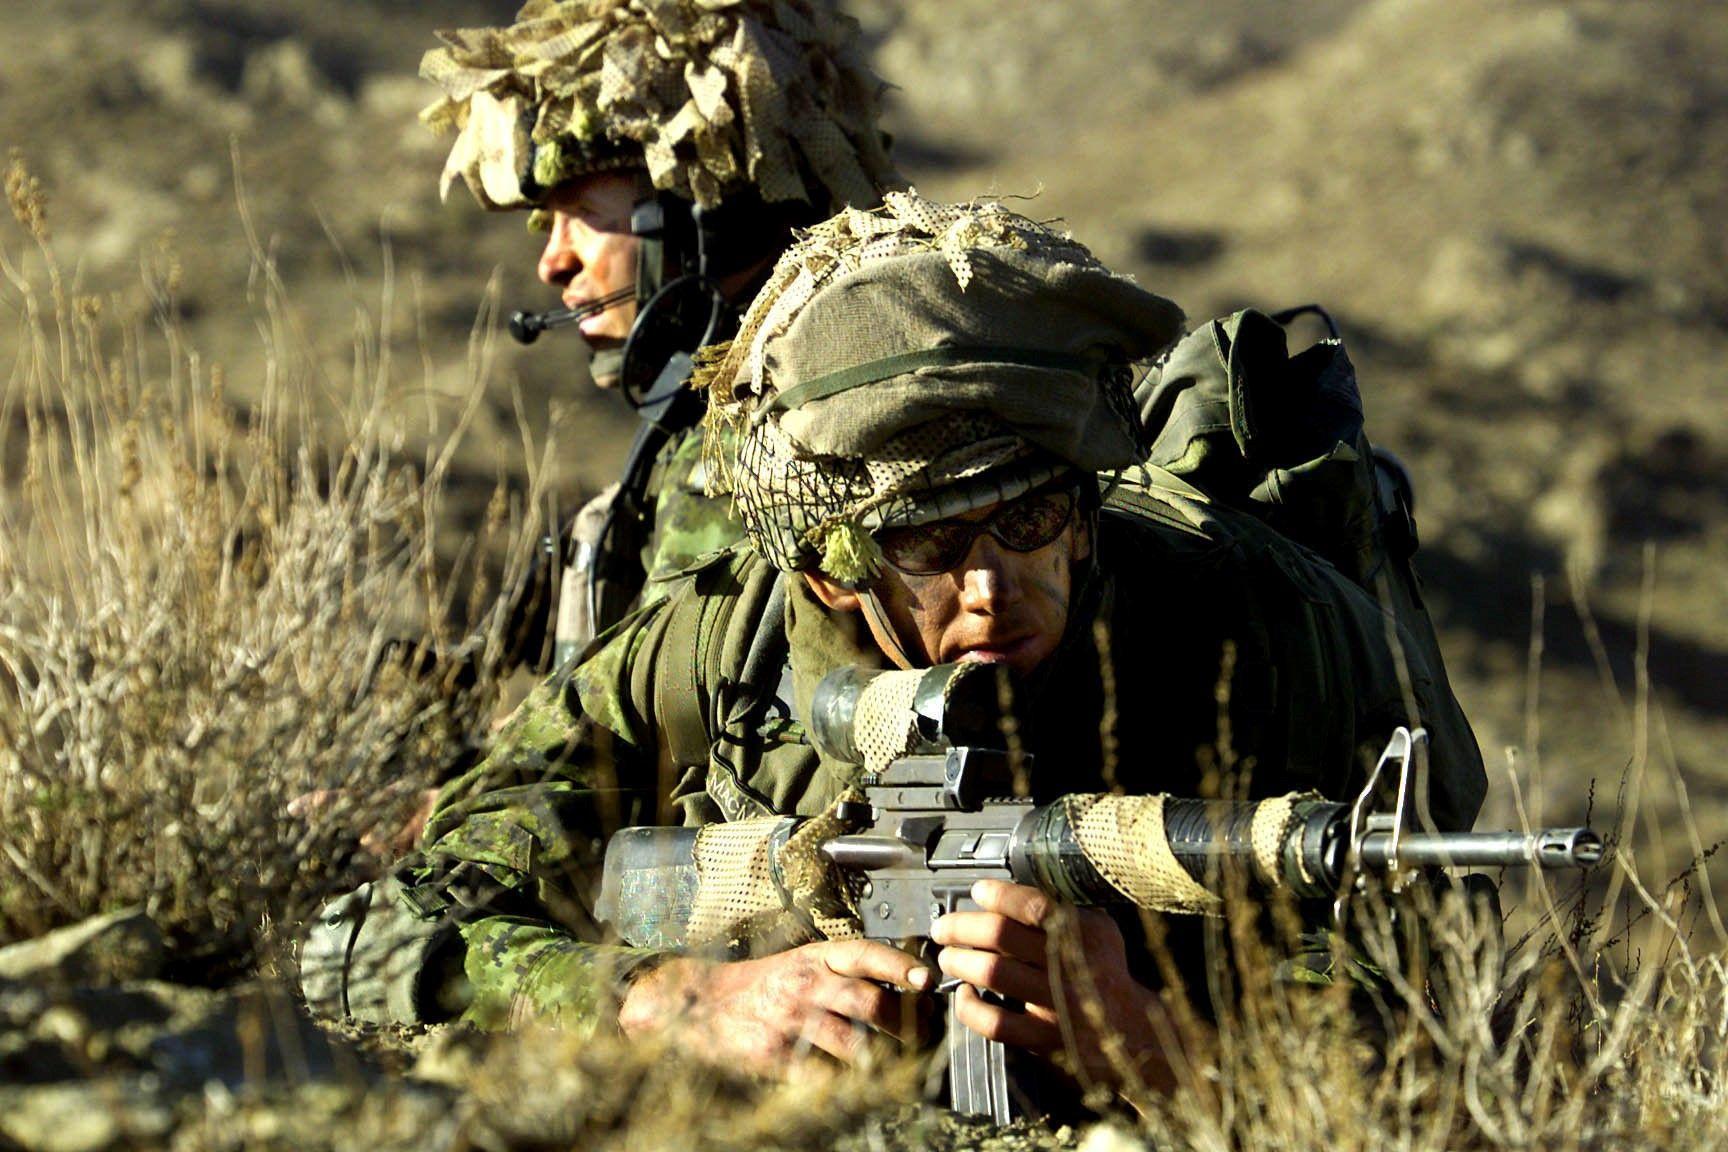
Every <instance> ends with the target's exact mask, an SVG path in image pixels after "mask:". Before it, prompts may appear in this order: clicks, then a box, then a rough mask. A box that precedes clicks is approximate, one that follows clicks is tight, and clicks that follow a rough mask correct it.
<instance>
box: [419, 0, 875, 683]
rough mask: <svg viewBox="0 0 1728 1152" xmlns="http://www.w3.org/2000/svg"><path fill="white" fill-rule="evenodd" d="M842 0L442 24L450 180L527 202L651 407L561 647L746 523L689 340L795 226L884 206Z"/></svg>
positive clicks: (555, 1)
mask: <svg viewBox="0 0 1728 1152" xmlns="http://www.w3.org/2000/svg"><path fill="white" fill-rule="evenodd" d="M858 31H859V30H858V26H857V24H856V22H855V21H853V20H852V19H851V18H850V17H848V16H846V15H844V14H843V13H841V12H840V11H839V10H838V8H836V7H835V6H834V5H833V4H832V3H831V2H830V0H734V2H731V3H712V2H709V3H698V2H696V0H530V2H529V3H528V4H526V5H525V6H524V7H523V8H522V10H521V11H520V12H519V13H518V14H517V18H516V22H515V23H514V24H511V25H509V26H508V27H504V28H480V29H468V30H461V31H454V32H442V33H440V38H441V39H442V40H443V41H444V42H445V45H446V47H444V48H441V49H437V50H435V51H432V52H429V53H428V54H427V55H426V58H425V60H424V61H423V63H422V65H421V75H422V76H424V77H425V78H427V79H429V80H431V81H433V82H434V83H436V84H437V85H438V86H439V87H440V88H442V89H443V92H444V95H443V97H442V98H441V99H440V100H439V101H438V102H437V103H435V104H433V105H432V106H431V107H429V108H427V109H426V110H425V112H423V113H422V119H423V120H424V121H425V122H426V123H427V124H428V125H429V126H430V127H431V128H433V129H434V130H436V131H440V132H450V131H453V132H454V133H455V134H456V139H455V144H454V146H453V147H452V149H451V152H450V157H449V160H448V162H447V163H446V165H445V168H444V174H443V181H442V190H443V192H444V193H445V194H446V195H448V192H449V190H450V188H451V186H452V185H453V184H454V182H455V181H456V180H457V179H461V180H462V181H463V183H464V184H466V186H467V187H468V189H469V191H470V192H472V193H473V195H474V197H475V199H476V200H478V201H479V203H480V204H481V206H482V207H484V208H487V209H489V210H494V211H510V210H525V211H527V212H528V213H529V216H528V224H529V227H530V229H532V230H538V231H543V232H545V233H546V236H547V239H546V245H545V248H544V250H543V251H542V253H541V256H540V260H539V266H538V273H539V277H540V279H541V280H542V281H544V282H545V283H546V284H548V285H550V286H552V287H554V288H556V289H557V290H558V292H559V295H560V298H561V300H562V302H563V304H564V306H565V311H563V312H549V313H543V314H539V315H524V314H520V313H519V314H518V315H517V317H516V318H515V319H514V320H513V322H512V330H513V332H514V333H515V334H516V335H517V336H518V338H519V339H524V340H532V339H533V338H534V337H535V336H537V335H538V334H539V332H540V331H542V330H544V329H545V328H547V327H551V326H554V325H558V324H562V323H574V324H576V325H577V328H578V331H579V332H580V334H581V336H582V338H583V340H584V341H586V343H587V344H588V346H589V348H590V349H591V350H592V354H593V355H592V359H591V362H590V369H591V372H592V374H593V377H594V381H595V383H596V384H597V385H599V386H600V387H602V388H610V389H616V390H618V391H620V392H621V393H622V395H623V396H624V398H625V400H626V401H628V402H629V403H630V404H631V406H632V407H634V408H636V409H637V411H638V412H639V414H640V415H641V417H642V423H641V425H640V427H639V429H638V432H637V435H636V438H635V441H634V443H633V444H632V446H631V449H630V453H629V456H628V460H627V463H626V466H625V470H624V475H623V477H622V479H621V480H620V481H619V483H618V484H616V485H614V486H613V487H611V488H609V489H607V490H606V491H605V492H604V493H602V494H601V496H600V497H599V498H597V499H596V500H595V501H593V502H591V503H590V504H589V505H588V506H587V507H586V508H585V509H584V510H583V511H582V512H581V514H580V515H579V516H578V517H577V519H576V524H575V528H574V531H573V532H572V533H571V534H570V535H571V540H570V542H569V545H568V554H567V555H566V556H565V560H566V562H567V563H568V567H567V568H566V570H565V574H564V578H563V581H562V590H561V593H560V596H559V618H558V625H557V645H556V649H555V653H554V660H555V663H560V664H561V663H563V662H564V661H565V660H567V659H569V658H570V657H571V656H573V655H574V654H575V653H576V652H577V651H579V650H580V649H581V648H583V647H584V646H586V644H587V642H588V641H589V640H590V639H592V638H593V636H595V635H597V634H598V633H599V632H601V631H604V630H605V629H606V628H608V627H610V626H611V625H612V624H614V623H616V622H617V621H618V620H619V619H621V618H622V617H623V616H624V614H625V613H626V612H627V611H628V610H629V609H630V608H631V607H632V606H633V605H634V604H635V603H637V602H638V600H639V599H653V598H655V597H657V596H659V595H661V594H662V593H663V591H664V588H665V584H664V580H665V578H666V577H668V576H671V575H673V574H676V573H677V572H680V571H682V570H683V569H685V568H687V567H688V566H689V565H690V564H691V563H693V562H694V561H695V560H696V558H698V557H700V556H702V555H705V554H707V553H709V552H713V551H715V550H717V549H720V548H723V547H725V546H727V545H729V544H731V543H732V542H733V541H735V540H736V539H737V538H738V536H739V533H740V529H739V525H738V523H737V521H736V520H735V519H734V518H733V517H732V516H731V515H730V512H729V509H728V505H727V502H726V501H724V500H713V499H710V498H709V497H708V496H706V495H705V493H704V487H705V477H704V474H703V469H702V465H701V459H702V434H701V431H700V429H699V427H698V424H699V421H700V419H701V415H702V409H703V403H702V398H701V396H700V394H698V393H695V392H693V391H691V390H690V389H688V388H686V387H684V384H685V382H686V380H687V379H688V377H689V374H690V370H691V360H692V354H693V353H695V351H696V350H697V348H698V347H700V346H701V345H703V344H705V343H708V342H711V341H714V340H721V339H725V338H727V337H728V336H730V335H731V332H732V330H733V329H734V327H735V326H736V322H737V309H738V308H739V307H740V306H741V305H742V304H743V303H747V302H748V301H749V299H750V298H751V296H752V295H753V294H754V293H755V290H756V289H757V288H758V287H759V286H760V284H761V282H762V280H763V279H764V278H765V277H766V275H767V273H768V271H769V269H770V268H772V266H773V264H774V261H775V259H776V258H777V257H778V256H779V255H780V253H781V252H782V251H783V250H784V249H785V247H786V245H787V244H788V243H789V242H790V239H791V234H792V229H793V228H796V227H803V226H807V225H810V224H813V223H815V222H817V221H819V220H823V219H826V218H827V217H829V216H831V215H833V214H834V213H835V212H837V211H839V210H840V209H842V208H844V207H846V206H848V205H850V206H854V207H866V208H867V207H870V206H872V205H874V204H876V203H878V202H879V200H880V193H881V191H882V190H883V189H885V188H891V187H897V186H898V185H899V178H898V176H897V175H896V173H895V172H894V169H893V167H892V165H891V163H890V161H889V158H888V155H887V152H886V147H885V140H884V138H883V136H882V134H881V132H880V130H879V129H878V126H877V119H878V116H879V112H880V103H881V93H882V90H883V88H884V87H885V85H884V84H883V83H882V81H881V80H880V79H879V78H877V77H876V76H875V74H874V73H872V72H871V70H870V69H869V67H868V65H867V64H866V62H865V61H864V59H863V56H862V53H861V51H860V47H859V44H858V38H859V37H858Z"/></svg>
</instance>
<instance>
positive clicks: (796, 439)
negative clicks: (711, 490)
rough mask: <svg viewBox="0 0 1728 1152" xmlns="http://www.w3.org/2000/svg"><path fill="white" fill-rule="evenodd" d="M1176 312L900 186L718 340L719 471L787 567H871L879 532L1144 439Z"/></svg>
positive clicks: (1006, 228)
mask: <svg viewBox="0 0 1728 1152" xmlns="http://www.w3.org/2000/svg"><path fill="white" fill-rule="evenodd" d="M1181 325H1182V313H1181V311H1180V309H1178V308H1177V307H1176V306H1175V305H1174V304H1172V303H1171V302H1170V301H1168V300H1166V299H1164V298H1163V297H1161V296H1156V295H1154V294H1153V293H1151V292H1147V291H1146V290H1144V289H1142V288H1140V287H1138V286H1137V285H1136V284H1134V282H1133V281H1132V280H1131V279H1129V278H1127V277H1124V276H1117V275H1115V274H1113V273H1111V272H1110V271H1109V270H1108V269H1106V268H1105V267H1104V266H1103V265H1102V264H1100V263H1099V262H1098V261H1097V260H1096V259H1095V258H1094V257H1093V256H1092V254H1091V253H1090V252H1089V251H1087V250H1086V248H1085V247H1084V246H1082V245H1081V244H1079V243H1078V242H1076V241H1075V240H1073V239H1072V238H1071V237H1070V236H1068V235H1067V234H1066V233H1064V232H1059V231H1057V230H1055V229H1053V228H1050V227H1047V226H1045V225H1043V224H1040V223H1038V222H1037V221H1034V220H1030V219H1028V218H1026V217H1024V216H1020V215H1017V214H1015V213H1013V212H1010V211H1008V210H1007V209H1006V208H1004V207H1002V205H1000V204H998V203H973V204H959V205H949V204H940V203H936V202H934V201H930V200H926V199H923V198H922V197H919V196H917V195H916V194H912V193H899V192H893V193H889V194H888V195H887V196H886V197H885V198H884V205H883V207H882V208H881V209H880V210H878V211H874V212H862V211H857V210H848V211H846V212H844V213H842V214H841V215H839V216H836V217H834V218H833V219H831V220H829V221H826V222H825V223H823V224H821V225H818V226H817V227H816V228H814V229H812V230H811V231H810V232H809V233H808V234H806V235H805V236H804V237H803V238H802V239H801V240H800V241H799V242H798V243H797V244H795V245H793V247H792V248H791V249H790V250H789V251H788V252H787V253H786V254H785V256H783V257H782V258H781V260H780V262H779V264H778V265H777V266H776V267H775V270H774V273H773V275H772V277H771V278H770V280H769V282H768V284H767V285H766V287H764V288H763V290H762V292H761V293H760V294H759V295H758V296H757V298H756V300H755V301H754V303H752V304H751V306H750V309H749V311H748V313H746V315H745V317H744V320H743V323H742V325H741V327H740V330H739V334H738V336H737V338H736V339H734V340H733V341H732V342H731V344H730V345H729V346H726V347H724V348H720V349H715V350H712V351H711V352H710V353H709V354H708V355H707V356H705V357H704V360H705V363H704V364H703V365H702V366H701V367H700V369H699V370H698V373H697V377H696V383H697V384H698V386H704V385H705V386H707V387H709V388H710V389H711V395H710V402H709V415H708V426H709V428H710V429H711V430H732V431H735V432H736V434H737V440H736V450H735V451H731V452H725V451H722V450H721V445H722V444H724V443H725V442H724V441H722V440H720V439H718V438H715V437H712V436H711V438H710V443H711V444H712V445H713V447H712V448H711V449H710V452H709V461H710V483H711V484H712V485H714V486H715V487H716V488H718V489H723V490H726V491H730V492H731V493H732V494H733V497H734V499H735V501H736V503H737V506H738V510H739V513H740V515H741V517H742V519H743V521H744V525H745V531H746V533H747V534H748V535H749V538H750V540H751V542H752V544H753V545H754V546H755V547H756V548H757V550H758V551H760V552H761V553H762V554H763V555H764V556H766V557H767V558H768V559H769V560H770V561H772V562H773V563H774V564H775V565H776V566H777V567H779V568H782V569H784V570H788V571H790V570H795V569H799V568H805V567H809V566H811V565H812V564H819V566H820V567H821V568H822V570H823V571H825V572H827V573H828V574H829V575H830V576H833V577H834V578H836V579H839V580H842V581H846V582H848V583H853V584H857V583H861V582H864V581H867V580H868V579H869V578H870V577H871V576H872V575H873V574H874V573H875V571H877V565H878V564H879V562H880V554H879V550H877V549H876V548H875V542H874V539H873V538H872V536H871V533H872V532H874V531H876V530H879V529H881V528H885V527H890V526H894V525H901V524H917V523H923V522H927V521H930V520H935V519H941V518H944V517H949V516H955V515H959V514H961V513H964V512H967V511H970V510H972V509H975V508H981V507H985V506H988V505H990V504H995V503H998V502H1000V501H1003V500H1009V499H1013V498H1014V497H1015V496H1017V495H1019V494H1021V493H1023V492H1026V491H1028V490H1030V489H1031V488H1033V487H1036V486H1037V485H1039V484H1042V483H1044V482H1046V481H1048V480H1050V479H1053V478H1055V477H1056V476H1058V475H1060V474H1062V473H1063V472H1067V471H1075V470H1078V471H1102V470H1105V469H1110V468H1119V467H1123V466H1126V465H1128V464H1130V463H1132V462H1133V461H1134V460H1136V459H1137V458H1138V455H1139V451H1140V437H1139V425H1138V418H1137V416H1136V413H1135V412H1134V410H1133V406H1132V396H1131V391H1132V386H1133V380H1134V376H1135V370H1134V368H1133V365H1134V364H1135V363H1136V362H1137V361H1140V360H1143V359H1145V358H1148V357H1150V356H1152V355H1153V354H1154V353H1156V352H1158V351H1159V350H1160V349H1162V348H1163V347H1164V346H1165V345H1167V344H1168V343H1170V342H1171V341H1172V340H1174V339H1175V338H1176V337H1177V336H1178V335H1179V334H1180V332H1181Z"/></svg>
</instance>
